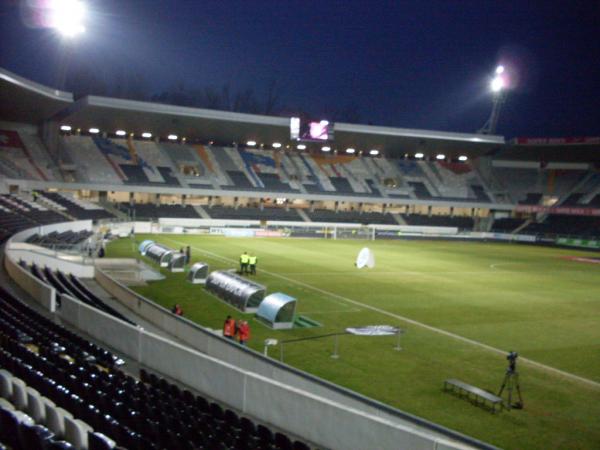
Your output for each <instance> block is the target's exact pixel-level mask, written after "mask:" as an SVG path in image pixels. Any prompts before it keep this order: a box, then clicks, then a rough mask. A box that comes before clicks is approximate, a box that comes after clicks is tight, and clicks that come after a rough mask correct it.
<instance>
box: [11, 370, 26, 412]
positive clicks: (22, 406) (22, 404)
mask: <svg viewBox="0 0 600 450" xmlns="http://www.w3.org/2000/svg"><path fill="white" fill-rule="evenodd" d="M11 400H12V404H13V405H15V408H16V409H18V410H19V411H25V410H26V408H27V386H26V385H25V383H24V382H23V380H21V379H19V378H13V379H12V397H11Z"/></svg>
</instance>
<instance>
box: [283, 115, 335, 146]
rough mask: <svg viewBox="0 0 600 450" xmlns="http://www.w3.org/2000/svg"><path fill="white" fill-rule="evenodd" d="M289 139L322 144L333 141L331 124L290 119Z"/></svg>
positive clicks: (325, 121)
mask: <svg viewBox="0 0 600 450" xmlns="http://www.w3.org/2000/svg"><path fill="white" fill-rule="evenodd" d="M290 137H291V139H294V140H297V141H308V142H324V141H331V140H333V124H332V123H330V122H329V121H328V120H304V121H303V120H301V119H300V118H298V117H292V119H291V122H290Z"/></svg>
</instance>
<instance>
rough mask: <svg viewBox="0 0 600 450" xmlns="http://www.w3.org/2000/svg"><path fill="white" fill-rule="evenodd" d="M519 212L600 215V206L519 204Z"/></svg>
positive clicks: (517, 209)
mask: <svg viewBox="0 0 600 450" xmlns="http://www.w3.org/2000/svg"><path fill="white" fill-rule="evenodd" d="M516 211H517V212H525V213H545V214H566V215H569V216H600V208H572V207H569V206H557V207H551V206H541V205H518V206H517V208H516Z"/></svg>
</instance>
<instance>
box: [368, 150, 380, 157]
mask: <svg viewBox="0 0 600 450" xmlns="http://www.w3.org/2000/svg"><path fill="white" fill-rule="evenodd" d="M369 155H371V156H377V155H379V150H377V149H372V150H369Z"/></svg>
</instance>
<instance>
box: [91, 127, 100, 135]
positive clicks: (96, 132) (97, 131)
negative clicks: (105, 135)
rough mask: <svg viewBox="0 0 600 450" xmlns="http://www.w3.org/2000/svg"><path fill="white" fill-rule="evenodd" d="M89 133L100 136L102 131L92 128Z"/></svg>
mask: <svg viewBox="0 0 600 450" xmlns="http://www.w3.org/2000/svg"><path fill="white" fill-rule="evenodd" d="M88 131H89V132H90V133H92V134H98V133H100V130H99V129H98V128H90V129H89V130H88Z"/></svg>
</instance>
